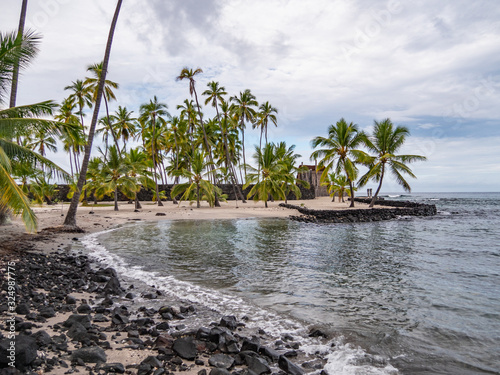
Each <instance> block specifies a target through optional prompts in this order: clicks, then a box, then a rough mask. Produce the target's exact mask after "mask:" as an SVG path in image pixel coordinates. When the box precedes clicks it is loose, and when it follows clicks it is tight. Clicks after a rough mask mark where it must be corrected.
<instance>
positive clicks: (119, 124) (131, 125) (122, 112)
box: [112, 105, 137, 152]
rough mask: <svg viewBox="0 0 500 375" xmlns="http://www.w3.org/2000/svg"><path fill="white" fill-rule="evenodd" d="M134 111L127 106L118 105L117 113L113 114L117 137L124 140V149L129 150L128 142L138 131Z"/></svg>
mask: <svg viewBox="0 0 500 375" xmlns="http://www.w3.org/2000/svg"><path fill="white" fill-rule="evenodd" d="M133 112H134V111H129V110H128V109H127V107H122V106H120V105H119V106H118V109H117V110H116V111H115V114H114V115H113V116H112V119H113V126H114V127H115V128H116V133H117V138H121V140H122V142H123V150H124V151H125V152H126V151H127V142H128V141H129V139H130V138H133V137H134V135H135V132H136V128H135V121H136V120H137V119H136V118H134V117H132V113H133Z"/></svg>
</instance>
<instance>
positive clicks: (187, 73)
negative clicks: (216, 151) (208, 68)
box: [176, 67, 220, 207]
mask: <svg viewBox="0 0 500 375" xmlns="http://www.w3.org/2000/svg"><path fill="white" fill-rule="evenodd" d="M200 73H203V70H201V68H197V69H195V70H193V69H189V68H187V67H185V68H183V69H182V70H181V74H179V76H177V78H176V79H177V80H178V81H182V80H184V79H187V80H189V94H190V95H191V96H193V95H194V99H195V101H196V106H197V107H198V116H199V119H200V125H201V129H202V130H203V138H204V141H205V148H206V150H207V154H208V158H209V160H210V163H209V166H210V168H211V169H212V177H213V179H214V183H216V181H215V179H216V177H215V166H214V159H213V156H212V148H211V147H210V144H209V143H208V137H207V131H206V129H205V124H204V123H203V116H202V114H201V107H200V102H199V101H198V94H197V93H196V87H195V84H196V81H195V80H194V77H195V76H196V75H197V74H200ZM215 206H216V207H220V204H219V200H218V196H217V194H216V195H215Z"/></svg>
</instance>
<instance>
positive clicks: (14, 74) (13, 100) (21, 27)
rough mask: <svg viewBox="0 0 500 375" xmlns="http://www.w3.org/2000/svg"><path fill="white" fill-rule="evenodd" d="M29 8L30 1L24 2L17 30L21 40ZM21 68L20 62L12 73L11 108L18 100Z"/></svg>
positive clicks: (24, 0)
mask: <svg viewBox="0 0 500 375" xmlns="http://www.w3.org/2000/svg"><path fill="white" fill-rule="evenodd" d="M27 8H28V0H23V4H22V6H21V16H20V17H19V28H18V30H17V38H18V39H19V40H22V39H23V35H24V23H25V22H26V10H27ZM20 68H21V66H20V64H19V62H17V63H16V64H14V67H13V71H12V86H11V90H10V105H9V108H12V107H15V106H16V98H17V85H18V80H19V69H20Z"/></svg>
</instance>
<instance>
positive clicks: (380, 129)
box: [359, 118, 427, 207]
mask: <svg viewBox="0 0 500 375" xmlns="http://www.w3.org/2000/svg"><path fill="white" fill-rule="evenodd" d="M409 135H410V131H409V130H408V128H407V127H405V126H396V128H394V125H393V124H392V122H391V120H390V119H388V118H387V119H385V120H383V121H380V122H377V121H375V127H374V129H373V134H372V136H371V137H367V139H366V140H365V143H366V146H367V147H368V149H369V150H370V151H372V152H373V153H374V154H375V156H374V157H373V159H372V160H371V163H370V170H369V171H368V172H367V173H366V174H365V175H363V176H362V177H361V178H360V180H359V185H360V186H363V185H366V183H367V182H368V181H369V180H370V179H374V180H375V181H376V182H378V183H379V184H378V187H377V191H376V192H375V194H374V195H373V198H372V201H371V202H370V207H373V205H374V204H375V201H376V200H377V196H378V194H379V192H380V189H381V188H382V182H383V180H384V176H385V173H386V172H387V170H388V171H389V172H390V173H391V174H392V175H393V176H394V177H395V179H396V182H397V183H398V184H399V185H401V186H402V187H403V189H404V190H405V191H407V192H410V191H411V188H410V185H409V184H408V182H407V181H406V180H405V178H404V177H403V174H407V175H408V176H410V177H413V178H416V176H415V175H414V174H413V172H412V171H411V169H410V168H409V167H408V166H407V165H406V163H412V162H414V161H424V160H427V158H426V157H425V156H420V155H397V152H398V150H399V149H400V148H401V147H402V146H403V144H404V143H405V141H406V137H407V136H409Z"/></svg>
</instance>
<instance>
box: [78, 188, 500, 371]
mask: <svg viewBox="0 0 500 375" xmlns="http://www.w3.org/2000/svg"><path fill="white" fill-rule="evenodd" d="M357 195H358V196H362V195H363V194H362V192H358V194H357ZM381 197H384V198H385V199H394V200H411V201H417V202H421V203H427V204H435V205H436V207H437V209H438V214H437V215H436V216H434V217H400V218H398V219H397V220H391V221H383V222H371V223H351V224H310V223H299V222H294V221H290V220H287V219H235V220H197V221H174V220H165V221H161V222H157V223H138V224H135V225H128V226H123V227H120V228H117V229H115V230H111V231H106V232H103V233H101V234H93V235H89V236H87V237H86V238H85V239H84V241H83V243H84V245H85V249H86V251H87V252H88V253H89V254H90V256H92V257H94V258H95V259H97V260H98V261H100V262H102V263H104V264H106V265H109V266H112V267H115V268H116V269H117V270H118V271H119V272H120V273H121V274H122V276H124V277H125V278H126V279H127V280H129V282H131V283H135V284H136V285H141V283H142V282H143V283H145V284H144V287H146V286H145V285H146V284H148V285H154V286H156V287H158V288H160V289H161V290H163V291H164V293H165V294H167V295H169V296H170V297H175V298H179V299H185V300H189V301H193V302H196V303H198V304H200V305H201V306H205V307H206V308H207V311H208V310H210V311H215V312H217V313H221V314H233V315H236V316H237V317H239V318H241V317H243V316H245V315H247V316H249V317H251V320H250V322H249V325H250V326H251V325H252V324H255V325H256V326H263V327H264V329H265V330H266V331H268V332H270V333H271V334H273V335H275V336H276V337H277V338H279V337H280V335H282V334H284V333H291V334H293V335H298V336H299V337H301V338H302V341H303V343H304V345H303V348H302V349H304V350H305V351H306V352H307V351H310V352H318V351H320V352H322V353H323V355H324V356H325V358H327V359H328V362H327V364H326V365H325V368H324V369H325V370H326V371H327V373H328V374H330V375H334V374H335V375H336V374H499V373H500V358H499V356H498V353H500V293H499V286H500V193H497V192H477V193H467V192H454V193H441V192H440V193H418V192H412V193H411V194H409V193H401V192H393V193H385V192H384V193H382V194H381ZM139 288H140V287H139ZM144 303H145V304H147V303H151V302H148V301H144ZM199 319H200V320H203V314H200V316H199ZM207 319H208V320H207V321H208V322H209V321H210V316H208V317H207ZM252 322H253V323H252ZM311 327H320V328H321V329H322V330H324V331H325V332H328V333H329V336H330V341H329V342H327V343H325V342H320V341H317V340H316V341H315V340H313V339H311V338H309V337H308V336H307V332H308V330H309V329H311Z"/></svg>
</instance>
